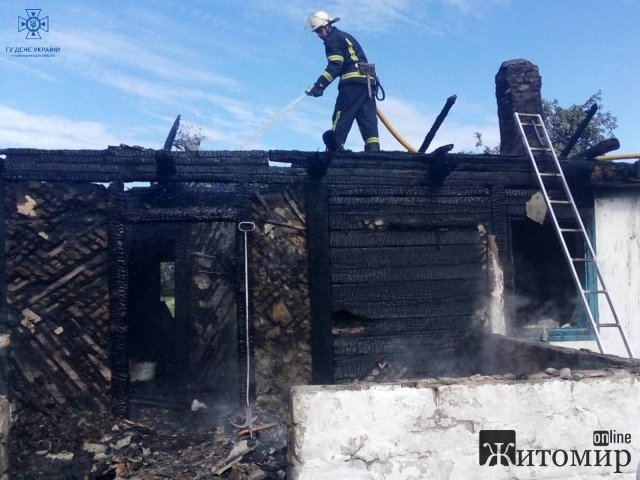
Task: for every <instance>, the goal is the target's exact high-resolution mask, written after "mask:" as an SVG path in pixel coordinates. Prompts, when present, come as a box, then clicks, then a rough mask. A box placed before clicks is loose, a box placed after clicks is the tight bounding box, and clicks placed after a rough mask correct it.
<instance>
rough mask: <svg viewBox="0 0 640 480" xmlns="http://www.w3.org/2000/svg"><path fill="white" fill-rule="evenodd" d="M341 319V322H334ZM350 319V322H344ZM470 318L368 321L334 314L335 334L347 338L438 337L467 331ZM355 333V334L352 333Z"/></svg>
mask: <svg viewBox="0 0 640 480" xmlns="http://www.w3.org/2000/svg"><path fill="white" fill-rule="evenodd" d="M335 318H341V319H342V320H339V321H338V320H335ZM346 318H351V319H352V320H346ZM470 323H471V318H470V317H468V316H464V315H463V316H441V317H432V318H424V317H414V318H394V319H389V318H381V319H369V318H364V317H355V316H352V315H346V316H345V315H344V314H343V313H342V312H334V327H333V331H334V332H335V333H341V334H342V335H343V336H345V337H347V336H350V335H357V336H362V335H365V336H372V335H385V336H386V335H403V334H412V333H426V332H429V333H431V334H432V335H438V332H439V331H441V330H456V331H459V332H462V331H467V330H468V329H469V327H470ZM353 332H355V333H353Z"/></svg>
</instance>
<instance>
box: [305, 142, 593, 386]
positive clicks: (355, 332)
mask: <svg viewBox="0 0 640 480" xmlns="http://www.w3.org/2000/svg"><path fill="white" fill-rule="evenodd" d="M320 167H321V168H318V169H317V170H315V171H312V175H311V178H310V180H309V182H308V183H307V214H308V238H309V255H310V268H311V273H310V276H311V286H312V288H311V305H312V316H313V331H314V334H313V336H312V342H313V343H314V349H313V350H314V373H315V377H314V378H315V380H316V381H318V382H334V381H349V380H355V379H363V378H364V379H368V380H375V379H376V377H377V376H378V375H380V378H383V379H388V375H382V374H381V370H384V369H386V371H389V372H395V373H396V374H398V373H401V374H403V375H413V376H432V375H442V374H447V375H454V374H455V375H463V374H469V373H474V365H473V355H472V354H471V353H469V354H468V353H467V352H470V351H471V350H472V349H470V348H469V342H470V341H471V342H473V341H475V340H470V339H471V338H474V333H475V332H477V331H479V330H480V329H482V328H483V322H484V321H485V320H486V319H485V318H483V316H482V312H483V307H484V306H485V303H486V301H487V299H488V288H489V281H488V280H489V279H488V277H487V275H488V272H487V262H486V258H487V257H486V255H487V245H486V240H487V238H486V236H485V235H484V234H485V232H486V233H487V234H488V235H492V236H493V237H495V240H496V244H497V246H498V253H499V257H500V261H501V265H502V266H503V268H504V269H505V282H506V285H507V289H508V288H510V286H511V285H512V283H513V273H514V272H513V269H512V268H511V261H510V258H511V254H512V249H511V243H510V236H511V230H510V228H511V227H510V226H511V222H512V221H515V220H520V221H523V220H525V219H526V218H527V213H526V208H525V206H526V203H527V201H529V199H530V198H531V196H532V195H533V194H534V193H536V192H537V191H538V188H537V186H536V180H535V177H534V176H533V173H532V170H531V167H530V165H529V163H528V161H527V160H526V159H523V158H521V157H510V156H486V155H449V156H445V157H433V156H431V157H424V156H411V155H396V154H379V155H377V156H375V157H371V156H369V157H367V156H366V155H364V154H347V155H339V154H338V155H335V156H334V157H333V158H332V159H331V161H330V162H326V163H324V164H321V165H320ZM567 176H568V178H569V181H570V182H571V183H572V184H574V186H575V185H578V186H579V188H578V194H577V195H576V199H577V201H578V203H579V206H580V209H581V211H582V214H583V216H584V217H585V218H590V216H591V208H592V204H591V198H592V197H591V195H592V192H591V189H590V188H589V187H588V186H586V183H588V182H587V181H588V176H587V177H585V176H584V170H581V169H580V168H577V169H575V168H569V171H568V174H567ZM557 213H558V215H559V217H561V218H563V217H567V218H570V211H569V210H568V209H566V210H558V211H557ZM325 218H326V222H325V221H324V219H325ZM507 308H508V309H509V308H512V306H511V305H509V304H508V303H507ZM507 314H508V312H507Z"/></svg>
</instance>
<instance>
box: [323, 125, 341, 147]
mask: <svg viewBox="0 0 640 480" xmlns="http://www.w3.org/2000/svg"><path fill="white" fill-rule="evenodd" d="M322 141H323V142H324V144H325V146H326V147H327V150H328V151H330V152H344V147H343V146H342V145H340V144H339V143H338V142H337V141H336V132H334V131H333V130H327V131H326V132H324V133H323V134H322Z"/></svg>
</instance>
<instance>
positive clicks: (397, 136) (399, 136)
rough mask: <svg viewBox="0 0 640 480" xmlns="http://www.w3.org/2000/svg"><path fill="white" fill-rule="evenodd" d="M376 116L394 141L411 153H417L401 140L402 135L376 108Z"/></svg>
mask: <svg viewBox="0 0 640 480" xmlns="http://www.w3.org/2000/svg"><path fill="white" fill-rule="evenodd" d="M376 115H378V118H379V119H380V121H381V122H382V123H383V124H384V126H385V127H387V130H389V133H390V134H391V135H393V136H394V137H395V139H396V140H398V142H400V144H401V145H402V146H403V147H404V148H406V149H407V150H408V151H409V152H411V153H418V151H417V150H416V149H415V148H413V147H412V146H411V144H410V143H409V142H407V141H406V140H405V139H404V138H402V135H400V134H399V133H398V131H397V130H396V129H395V128H393V125H391V123H390V122H389V119H387V117H385V116H384V114H383V113H382V111H380V108H378V107H376Z"/></svg>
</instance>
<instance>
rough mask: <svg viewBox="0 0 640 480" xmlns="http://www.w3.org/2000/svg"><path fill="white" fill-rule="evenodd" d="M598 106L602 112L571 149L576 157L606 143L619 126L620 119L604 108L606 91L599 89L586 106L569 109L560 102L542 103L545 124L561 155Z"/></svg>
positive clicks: (597, 114) (544, 101)
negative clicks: (596, 145)
mask: <svg viewBox="0 0 640 480" xmlns="http://www.w3.org/2000/svg"><path fill="white" fill-rule="evenodd" d="M594 103H595V104H597V105H598V111H597V112H596V114H595V115H594V116H593V118H592V119H591V121H590V122H589V125H588V126H587V128H586V130H585V131H584V133H583V134H582V137H580V140H578V142H577V143H576V145H575V147H573V149H572V150H571V153H573V154H576V153H579V152H582V151H584V150H586V149H587V148H589V147H592V146H594V145H595V144H597V143H598V142H601V141H602V140H605V139H607V138H611V137H612V136H613V131H614V130H615V129H616V127H617V126H618V123H617V119H616V117H614V116H613V115H612V114H611V112H605V111H604V110H603V108H602V92H601V91H600V90H598V91H597V92H596V93H594V94H593V95H591V97H589V99H588V100H587V101H586V102H584V104H582V105H578V104H574V105H571V106H569V107H566V108H565V107H561V106H560V102H558V100H556V99H553V100H542V113H543V117H544V121H545V124H546V126H547V130H548V131H549V137H550V138H551V143H553V148H554V149H555V150H556V153H560V152H561V151H562V150H563V149H564V147H565V146H566V145H567V143H569V140H570V139H571V136H572V135H573V134H574V132H575V131H576V129H577V128H578V125H580V123H581V122H582V120H583V119H584V118H585V116H586V114H587V111H588V110H589V108H591V105H593V104H594ZM571 153H570V154H571Z"/></svg>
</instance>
